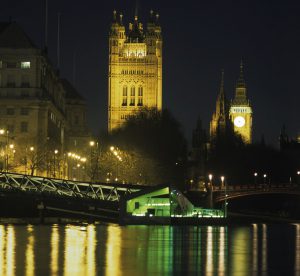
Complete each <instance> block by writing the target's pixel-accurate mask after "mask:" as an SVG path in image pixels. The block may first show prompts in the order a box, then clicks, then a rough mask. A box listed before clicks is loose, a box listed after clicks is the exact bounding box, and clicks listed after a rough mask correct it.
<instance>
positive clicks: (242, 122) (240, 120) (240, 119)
mask: <svg viewBox="0 0 300 276" xmlns="http://www.w3.org/2000/svg"><path fill="white" fill-rule="evenodd" d="M233 123H234V125H235V126H236V127H243V126H244V125H245V119H244V117H242V116H237V117H235V119H234V121H233Z"/></svg>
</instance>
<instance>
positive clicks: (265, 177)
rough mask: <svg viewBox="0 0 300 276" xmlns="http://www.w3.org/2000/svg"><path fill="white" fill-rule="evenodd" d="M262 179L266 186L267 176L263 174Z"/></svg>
mask: <svg viewBox="0 0 300 276" xmlns="http://www.w3.org/2000/svg"><path fill="white" fill-rule="evenodd" d="M263 177H264V185H266V183H267V182H266V179H267V174H264V175H263Z"/></svg>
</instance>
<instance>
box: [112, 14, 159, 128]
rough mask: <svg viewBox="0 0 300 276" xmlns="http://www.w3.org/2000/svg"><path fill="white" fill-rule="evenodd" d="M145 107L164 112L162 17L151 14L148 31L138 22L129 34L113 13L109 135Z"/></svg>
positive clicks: (121, 17) (119, 18)
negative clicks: (160, 22)
mask: <svg viewBox="0 0 300 276" xmlns="http://www.w3.org/2000/svg"><path fill="white" fill-rule="evenodd" d="M142 107H148V108H157V109H158V110H161V108H162V36H161V27H160V24H159V15H158V14H156V15H154V13H153V11H151V12H150V19H149V22H148V24H147V28H146V30H144V29H143V25H142V23H140V22H139V20H138V16H137V12H136V14H135V17H134V22H133V23H130V24H129V29H128V30H126V29H125V26H124V25H123V15H122V14H120V15H119V16H117V13H116V11H114V12H113V23H112V25H111V28H110V34H109V72H108V131H109V132H111V131H112V130H113V129H116V128H119V127H120V126H122V124H123V123H124V122H125V120H126V119H127V118H129V117H130V116H133V115H134V113H136V112H137V111H138V110H139V109H141V108H142Z"/></svg>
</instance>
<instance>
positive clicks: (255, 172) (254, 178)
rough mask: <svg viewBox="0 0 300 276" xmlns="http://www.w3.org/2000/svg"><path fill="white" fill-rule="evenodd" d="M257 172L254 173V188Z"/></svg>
mask: <svg viewBox="0 0 300 276" xmlns="http://www.w3.org/2000/svg"><path fill="white" fill-rule="evenodd" d="M257 175H258V174H257V172H255V173H254V186H255V187H256V186H257Z"/></svg>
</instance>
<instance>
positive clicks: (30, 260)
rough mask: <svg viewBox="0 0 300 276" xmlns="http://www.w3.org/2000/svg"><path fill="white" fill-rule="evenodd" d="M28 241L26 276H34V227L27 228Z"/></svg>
mask: <svg viewBox="0 0 300 276" xmlns="http://www.w3.org/2000/svg"><path fill="white" fill-rule="evenodd" d="M27 232H28V241H27V246H26V274H25V275H26V276H33V275H35V274H34V269H35V263H34V230H33V226H32V225H28V226H27Z"/></svg>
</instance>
